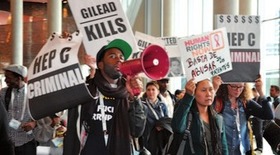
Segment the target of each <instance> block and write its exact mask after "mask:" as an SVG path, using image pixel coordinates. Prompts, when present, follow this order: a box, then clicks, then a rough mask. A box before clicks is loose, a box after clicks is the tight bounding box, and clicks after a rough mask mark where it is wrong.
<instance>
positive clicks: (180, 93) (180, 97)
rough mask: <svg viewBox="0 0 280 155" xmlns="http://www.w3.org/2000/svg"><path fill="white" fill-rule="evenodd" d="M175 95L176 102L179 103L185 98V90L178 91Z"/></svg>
mask: <svg viewBox="0 0 280 155" xmlns="http://www.w3.org/2000/svg"><path fill="white" fill-rule="evenodd" d="M174 95H175V97H176V100H177V101H179V100H181V99H182V98H183V97H184V95H185V90H180V89H176V90H175V92H174Z"/></svg>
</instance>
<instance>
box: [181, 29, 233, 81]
mask: <svg viewBox="0 0 280 155" xmlns="http://www.w3.org/2000/svg"><path fill="white" fill-rule="evenodd" d="M226 34H227V33H226V29H225V28H221V29H217V30H214V31H212V32H208V33H204V34H201V35H197V36H192V37H188V38H182V39H180V40H179V43H178V44H179V48H180V51H181V56H182V59H183V63H184V66H185V70H186V77H187V79H192V78H194V79H195V81H196V82H198V81H201V80H204V79H206V78H211V77H213V76H215V75H219V74H222V73H224V72H227V71H230V70H231V69H232V65H231V61H230V54H229V46H228V40H227V36H226Z"/></svg>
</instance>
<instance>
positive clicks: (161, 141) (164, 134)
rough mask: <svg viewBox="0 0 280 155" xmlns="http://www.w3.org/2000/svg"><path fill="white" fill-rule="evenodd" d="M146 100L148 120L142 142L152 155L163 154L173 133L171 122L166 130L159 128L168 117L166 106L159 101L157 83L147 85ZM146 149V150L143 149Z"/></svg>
mask: <svg viewBox="0 0 280 155" xmlns="http://www.w3.org/2000/svg"><path fill="white" fill-rule="evenodd" d="M145 94H146V98H145V99H144V100H143V101H142V102H143V105H144V111H145V115H146V118H147V121H146V126H145V131H144V133H143V136H141V138H140V140H141V142H142V143H143V144H142V145H143V146H144V147H145V148H147V149H148V150H149V151H150V153H151V154H152V155H154V154H162V152H163V150H162V148H164V146H165V144H166V143H167V141H168V138H169V136H170V135H171V133H172V131H169V130H168V129H171V127H170V122H169V123H168V122H167V123H165V124H164V127H167V128H164V127H162V126H159V125H160V124H162V123H164V121H162V120H164V118H167V117H168V111H167V107H166V105H165V104H164V103H163V102H162V101H160V100H159V99H158V95H159V85H158V84H157V82H156V81H151V82H148V83H147V84H146V93H145ZM142 149H144V148H142Z"/></svg>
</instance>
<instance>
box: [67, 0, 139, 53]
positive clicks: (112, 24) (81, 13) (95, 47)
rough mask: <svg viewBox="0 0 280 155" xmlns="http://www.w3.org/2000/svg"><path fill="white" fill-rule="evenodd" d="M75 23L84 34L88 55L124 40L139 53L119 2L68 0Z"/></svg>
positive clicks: (112, 0) (114, 0) (109, 0)
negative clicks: (116, 41)
mask: <svg viewBox="0 0 280 155" xmlns="http://www.w3.org/2000/svg"><path fill="white" fill-rule="evenodd" d="M68 3H69V6H70V8H71V11H72V13H73V16H74V19H75V22H76V25H77V27H78V28H79V30H80V31H81V32H82V34H83V44H84V46H85V49H86V52H87V54H91V55H92V56H94V57H95V56H96V54H97V52H98V51H99V50H100V49H101V48H102V47H103V46H104V45H107V44H108V43H109V42H110V41H112V40H114V39H122V40H125V41H126V42H128V43H129V44H130V46H131V47H132V49H133V51H137V52H138V48H137V45H136V41H135V38H134V35H133V32H132V29H131V26H130V24H129V22H128V20H127V17H126V16H125V13H124V11H123V9H122V6H121V3H120V1H119V0H83V1H77V0H68Z"/></svg>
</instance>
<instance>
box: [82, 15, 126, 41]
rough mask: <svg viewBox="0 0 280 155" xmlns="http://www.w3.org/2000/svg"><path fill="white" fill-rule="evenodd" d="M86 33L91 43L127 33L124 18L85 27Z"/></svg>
mask: <svg viewBox="0 0 280 155" xmlns="http://www.w3.org/2000/svg"><path fill="white" fill-rule="evenodd" d="M84 30H85V33H86V35H87V38H88V40H89V41H92V40H96V39H100V38H104V37H108V36H112V35H116V34H119V33H123V32H126V31H127V27H126V26H125V24H124V20H123V19H122V18H117V19H115V20H114V21H111V20H109V21H106V22H101V23H96V24H94V25H88V26H85V27H84Z"/></svg>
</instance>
